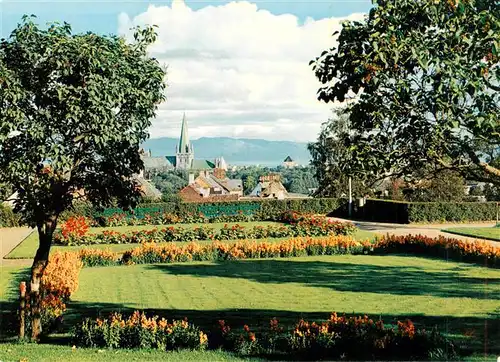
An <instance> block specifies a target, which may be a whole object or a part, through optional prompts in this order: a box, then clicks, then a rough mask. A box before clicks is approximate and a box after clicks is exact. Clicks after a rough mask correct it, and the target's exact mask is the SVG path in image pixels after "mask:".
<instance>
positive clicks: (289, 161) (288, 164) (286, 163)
mask: <svg viewBox="0 0 500 362" xmlns="http://www.w3.org/2000/svg"><path fill="white" fill-rule="evenodd" d="M283 167H286V168H293V167H297V162H295V161H294V160H293V159H292V158H291V157H290V156H287V158H285V160H284V161H283Z"/></svg>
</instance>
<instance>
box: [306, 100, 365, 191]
mask: <svg viewBox="0 0 500 362" xmlns="http://www.w3.org/2000/svg"><path fill="white" fill-rule="evenodd" d="M349 118H350V117H349V109H348V107H340V108H336V109H334V110H333V115H332V117H331V118H330V119H328V120H327V121H326V122H325V123H323V126H322V128H321V132H320V134H319V136H318V139H317V141H316V142H312V143H309V144H308V146H307V148H308V150H309V152H310V153H311V165H312V166H313V170H314V176H315V177H316V179H317V181H318V188H317V191H316V195H317V196H323V197H346V196H347V195H348V187H349V186H348V178H349V176H351V175H352V172H353V170H352V169H351V163H352V152H351V150H350V148H349V147H347V146H346V143H348V142H349V139H350V138H351V137H353V136H354V135H353V132H352V130H351V126H350V119H349ZM357 176H358V177H356V178H355V179H354V180H353V182H352V192H353V195H354V197H361V196H364V195H365V194H366V193H369V192H370V190H369V189H368V188H367V187H365V185H364V180H363V179H362V178H361V176H362V175H359V174H358V175H357Z"/></svg>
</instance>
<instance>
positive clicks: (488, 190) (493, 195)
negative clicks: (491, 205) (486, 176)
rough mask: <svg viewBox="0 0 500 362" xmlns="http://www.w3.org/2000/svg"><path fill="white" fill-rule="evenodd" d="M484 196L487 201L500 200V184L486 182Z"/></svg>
mask: <svg viewBox="0 0 500 362" xmlns="http://www.w3.org/2000/svg"><path fill="white" fill-rule="evenodd" d="M484 196H485V197H486V200H487V201H500V186H496V185H491V184H486V185H485V186H484Z"/></svg>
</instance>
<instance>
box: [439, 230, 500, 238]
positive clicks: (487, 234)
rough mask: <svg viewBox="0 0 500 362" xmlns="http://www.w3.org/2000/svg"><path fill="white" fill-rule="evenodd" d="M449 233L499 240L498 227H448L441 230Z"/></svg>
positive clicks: (499, 231)
mask: <svg viewBox="0 0 500 362" xmlns="http://www.w3.org/2000/svg"><path fill="white" fill-rule="evenodd" d="M441 231H443V232H446V233H450V234H457V235H463V236H470V237H473V238H478V239H488V240H495V241H500V227H488V228H461V227H457V228H449V229H443V230H441Z"/></svg>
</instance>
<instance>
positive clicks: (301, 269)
mask: <svg viewBox="0 0 500 362" xmlns="http://www.w3.org/2000/svg"><path fill="white" fill-rule="evenodd" d="M263 262H264V261H263V260H256V261H252V263H245V262H241V263H240V262H236V263H235V262H232V263H221V265H218V264H215V265H213V266H210V265H199V266H198V265H188V264H186V265H151V266H150V267H151V268H162V270H164V271H165V272H169V273H178V274H187V273H188V272H189V273H190V274H194V273H195V272H196V273H199V275H205V276H212V275H218V274H216V273H220V272H221V269H222V270H223V275H224V276H226V277H227V276H228V275H233V276H234V277H239V278H241V277H248V278H250V277H251V278H253V279H254V280H258V281H260V282H271V281H272V282H283V283H286V282H291V281H292V280H293V281H294V282H297V281H301V282H303V283H309V284H315V285H317V286H321V285H324V286H325V287H331V288H337V287H338V288H341V287H344V288H346V289H347V288H348V286H349V285H350V286H351V287H350V289H349V290H363V291H367V290H366V288H371V286H370V284H371V283H370V282H369V281H368V280H365V281H363V280H362V279H363V278H365V279H366V278H369V277H370V275H371V277H372V278H375V277H378V278H379V279H381V280H380V282H377V283H378V284H377V285H378V288H385V292H386V293H388V292H389V290H392V289H394V284H395V283H396V282H398V281H399V279H393V280H392V282H391V280H390V278H391V277H392V278H394V275H392V276H391V273H395V271H394V270H393V269H399V270H400V273H398V275H399V274H401V273H402V274H403V275H404V277H405V278H410V277H411V278H417V277H418V276H419V275H421V274H424V276H425V278H428V279H430V278H432V277H434V275H433V274H435V273H431V275H425V271H422V270H421V269H419V268H414V267H413V268H411V267H408V268H402V267H387V266H384V267H377V266H374V265H368V266H363V265H352V264H345V263H324V262H318V263H309V264H313V266H311V267H310V268H306V267H305V266H304V265H302V262H294V261H288V262H286V263H287V264H290V265H289V266H286V265H283V264H281V262H280V261H277V260H268V261H266V262H268V264H263ZM283 263H284V262H283ZM222 264H223V265H222ZM314 264H317V265H316V266H314ZM329 264H336V266H335V270H337V269H338V271H339V272H341V275H343V278H344V279H347V277H346V275H348V274H352V275H350V276H349V278H353V279H352V280H351V281H348V280H345V281H339V280H337V279H339V278H340V277H339V276H331V275H330V276H328V275H325V274H324V273H325V271H322V272H321V271H319V270H317V269H321V268H323V269H324V268H326V269H331V268H332V266H331V265H329ZM250 265H251V266H250ZM198 267H201V268H203V269H202V270H201V269H199V268H198ZM355 267H357V268H355ZM274 268H281V269H274ZM181 269H184V271H182V270H181ZM273 269H274V273H273V275H272V277H271V276H270V275H269V273H270V271H271V270H273ZM203 270H204V271H203ZM276 270H279V271H280V272H279V273H277V272H276ZM361 270H362V271H363V272H361ZM292 273H293V274H292ZM374 273H375V274H374ZM384 273H385V274H387V273H388V275H385V274H384ZM382 274H384V275H382ZM406 274H408V275H406ZM414 274H418V275H414ZM25 275H26V274H24V273H23V272H19V273H18V274H16V275H15V277H14V278H13V281H12V283H11V285H12V289H13V290H14V291H17V286H18V284H19V281H20V280H22V279H24V277H25ZM196 275H198V274H196ZM455 277H456V276H455ZM384 278H386V279H384ZM332 279H334V280H332ZM460 279H463V278H460ZM468 279H470V278H468ZM426 280H427V279H422V276H420V277H419V281H420V282H421V283H425V281H426ZM438 281H441V282H443V281H445V282H446V280H438ZM438 281H436V282H438ZM372 282H373V281H372ZM448 282H449V280H448ZM497 282H498V281H497ZM332 283H335V284H332ZM415 283H417V281H415ZM468 283H469V284H468V285H469V286H470V285H472V286H473V285H476V284H479V280H473V281H468ZM489 283H491V280H490V281H489ZM353 288H354V289H353ZM356 288H358V289H356ZM398 288H399V287H398ZM429 288H431V289H429ZM464 288H465V287H464ZM396 290H399V291H401V290H400V289H396ZM422 290H425V293H430V292H435V293H443V294H446V292H445V291H444V290H442V289H436V287H435V286H427V287H422ZM415 292H416V291H415ZM460 292H461V293H462V294H463V293H465V290H461V291H460ZM408 293H410V292H409V291H408V290H407V291H406V294H408ZM419 293H420V292H419ZM14 294H15V293H14V292H12V293H11V296H12V298H13V299H12V301H11V302H6V303H2V306H1V313H2V314H1V316H2V317H4V316H10V317H12V316H13V315H14V316H15V312H13V311H15V310H16V308H17V301H15V299H14V298H15V295H14ZM446 295H449V294H446ZM135 309H136V308H131V307H129V306H127V305H125V304H121V303H84V302H71V301H70V302H69V303H68V310H67V312H66V313H65V314H64V323H63V326H62V327H63V329H62V331H61V333H60V334H58V335H53V336H50V337H48V338H46V339H45V340H43V341H42V343H50V344H61V345H70V343H71V339H70V334H69V333H70V332H71V329H72V327H73V326H74V325H75V324H76V323H78V322H80V321H81V320H83V319H84V318H86V317H91V318H95V317H98V316H101V317H106V316H108V315H109V313H111V312H120V313H123V314H124V315H128V314H131V313H132V312H133V311H134V310H135ZM144 311H145V312H146V313H147V314H148V315H153V314H156V315H159V316H161V317H165V318H167V319H169V320H171V319H183V318H185V317H187V318H188V320H189V321H191V322H192V323H195V324H196V325H197V326H199V327H200V328H201V329H202V330H204V331H205V332H208V333H210V332H213V331H215V330H216V329H217V325H218V321H219V320H220V319H223V320H225V321H226V322H228V323H229V325H230V326H231V327H232V328H233V329H235V328H236V329H241V328H242V327H243V325H245V324H248V325H249V326H250V327H251V328H252V330H263V329H267V328H268V326H269V320H270V319H272V318H274V317H276V318H278V320H279V321H280V324H282V325H283V326H288V327H289V328H291V327H293V326H294V325H295V323H296V322H297V321H298V320H300V319H305V320H308V321H323V320H326V319H328V317H329V315H328V313H325V312H291V311H284V310H268V309H220V310H190V309H145V310H144ZM338 312H342V311H338ZM360 314H362V313H360ZM370 317H371V318H373V319H378V318H381V319H382V320H383V321H384V322H385V323H386V324H395V323H396V321H397V320H404V319H407V318H408V319H411V320H412V321H413V322H414V323H415V324H416V326H417V327H418V328H425V329H431V328H433V327H437V328H438V330H439V331H440V332H442V333H446V334H448V335H449V336H450V337H451V338H452V339H453V340H454V341H455V342H456V343H457V345H458V346H459V347H460V348H461V350H462V353H463V354H464V355H468V354H471V353H476V354H478V353H485V354H489V355H492V354H500V308H499V309H497V310H496V311H495V312H494V313H492V314H490V315H489V317H488V318H477V317H449V316H429V315H423V314H408V315H402V314H399V315H393V314H383V315H373V314H372V315H370ZM7 319H8V318H7ZM3 320H4V319H1V320H0V322H2V321H3ZM2 330H3V326H0V331H2ZM11 335H12V334H11ZM4 337H7V336H6V335H4V336H1V335H0V342H1V340H2V339H3V340H4V341H5V340H6V338H4Z"/></svg>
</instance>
